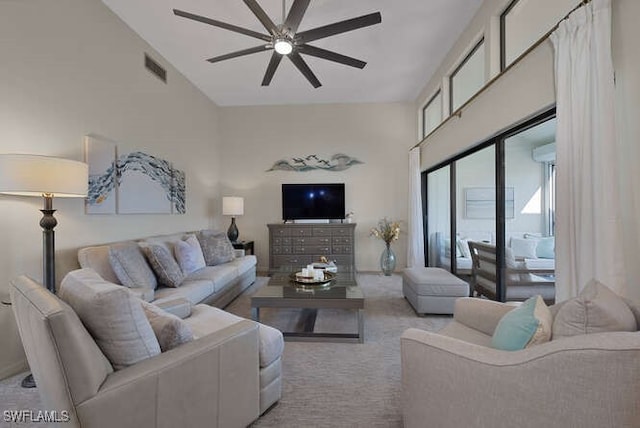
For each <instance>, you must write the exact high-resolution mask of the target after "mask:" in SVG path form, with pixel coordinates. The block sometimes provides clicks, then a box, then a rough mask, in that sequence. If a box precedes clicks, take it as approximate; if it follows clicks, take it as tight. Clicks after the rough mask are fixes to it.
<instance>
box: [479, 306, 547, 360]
mask: <svg viewBox="0 0 640 428" xmlns="http://www.w3.org/2000/svg"><path fill="white" fill-rule="evenodd" d="M551 323H552V317H551V312H550V311H549V308H548V307H547V306H546V305H545V303H544V301H543V300H542V298H541V297H540V296H534V297H531V298H529V299H527V300H526V301H525V302H524V303H523V304H522V305H520V306H519V307H517V308H515V309H513V310H511V311H509V312H507V313H506V314H505V315H504V316H503V317H502V318H501V319H500V321H499V322H498V325H497V326H496V330H495V331H494V333H493V337H492V338H491V346H492V347H493V348H496V349H501V350H503V351H518V350H520V349H524V348H526V347H527V346H528V345H529V346H531V345H532V344H538V343H543V342H546V341H548V340H549V339H550V338H551Z"/></svg>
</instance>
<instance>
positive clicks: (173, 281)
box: [142, 244, 184, 288]
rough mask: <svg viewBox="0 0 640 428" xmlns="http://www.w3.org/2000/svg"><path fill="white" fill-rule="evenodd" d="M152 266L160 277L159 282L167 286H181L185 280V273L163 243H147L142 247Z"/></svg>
mask: <svg viewBox="0 0 640 428" xmlns="http://www.w3.org/2000/svg"><path fill="white" fill-rule="evenodd" d="M142 250H143V251H144V254H145V256H147V260H149V264H151V268H152V269H153V271H154V272H155V273H156V276H157V277H158V283H159V284H160V285H164V286H165V287H174V288H175V287H179V286H180V284H182V281H184V273H182V269H180V266H179V265H178V262H176V259H174V258H173V256H172V255H171V253H170V252H169V250H167V248H166V247H164V246H162V245H156V244H145V246H144V247H142Z"/></svg>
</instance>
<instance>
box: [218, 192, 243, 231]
mask: <svg viewBox="0 0 640 428" xmlns="http://www.w3.org/2000/svg"><path fill="white" fill-rule="evenodd" d="M243 214H244V198H242V197H239V196H224V197H223V198H222V215H230V216H231V225H230V226H229V229H228V230H227V236H228V237H229V240H230V241H231V242H236V241H237V240H238V236H239V235H240V232H239V231H238V226H236V216H239V215H243Z"/></svg>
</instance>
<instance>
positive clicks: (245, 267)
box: [229, 254, 258, 275]
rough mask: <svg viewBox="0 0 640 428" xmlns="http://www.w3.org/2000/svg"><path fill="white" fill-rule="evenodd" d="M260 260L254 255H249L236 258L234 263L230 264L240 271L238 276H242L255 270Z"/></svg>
mask: <svg viewBox="0 0 640 428" xmlns="http://www.w3.org/2000/svg"><path fill="white" fill-rule="evenodd" d="M257 261H258V259H257V258H256V256H254V255H252V254H251V255H248V256H243V257H236V258H235V259H234V260H233V261H231V262H229V263H231V264H232V265H233V266H235V267H236V268H237V269H238V275H242V274H244V273H245V272H248V271H250V270H251V269H253V268H255V266H256V264H257Z"/></svg>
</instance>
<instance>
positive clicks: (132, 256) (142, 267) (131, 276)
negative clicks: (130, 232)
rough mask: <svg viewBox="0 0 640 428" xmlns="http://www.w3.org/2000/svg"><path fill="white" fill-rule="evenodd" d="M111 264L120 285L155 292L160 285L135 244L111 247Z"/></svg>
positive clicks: (120, 244)
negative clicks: (148, 289)
mask: <svg viewBox="0 0 640 428" xmlns="http://www.w3.org/2000/svg"><path fill="white" fill-rule="evenodd" d="M109 262H110V263H111V268H112V269H113V271H114V272H115V274H116V276H117V277H118V280H120V283H121V284H122V285H124V286H126V287H129V288H150V289H152V290H153V289H155V288H156V287H157V285H158V282H157V280H156V277H155V275H154V274H153V271H152V270H151V267H149V264H148V263H147V260H146V259H145V257H144V254H142V250H141V249H140V247H139V246H138V244H136V243H135V242H121V243H118V244H113V245H110V246H109Z"/></svg>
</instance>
